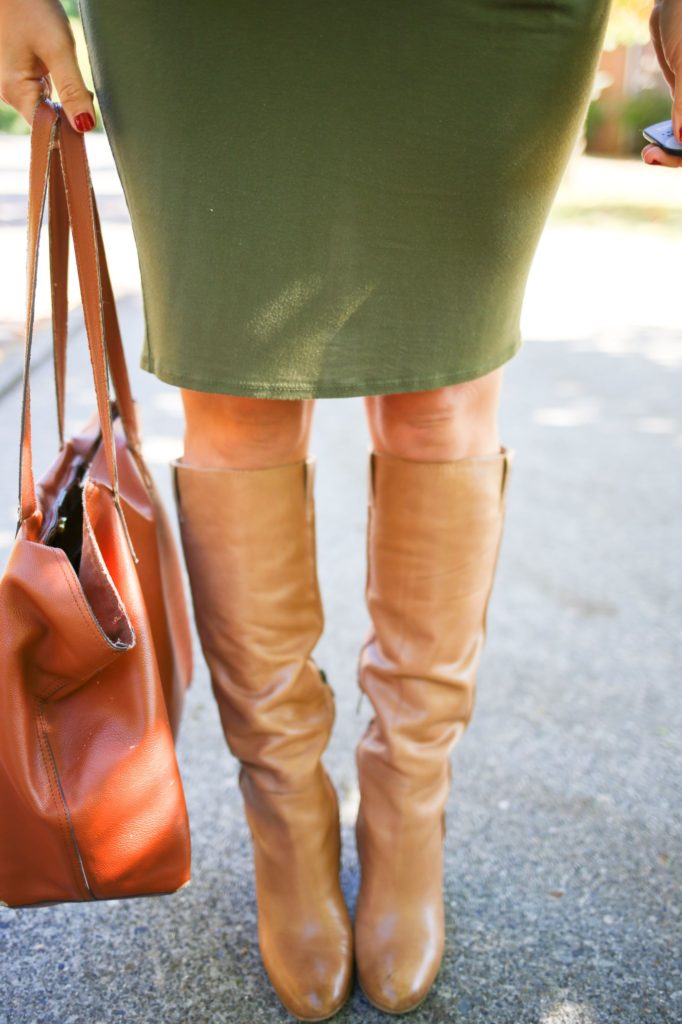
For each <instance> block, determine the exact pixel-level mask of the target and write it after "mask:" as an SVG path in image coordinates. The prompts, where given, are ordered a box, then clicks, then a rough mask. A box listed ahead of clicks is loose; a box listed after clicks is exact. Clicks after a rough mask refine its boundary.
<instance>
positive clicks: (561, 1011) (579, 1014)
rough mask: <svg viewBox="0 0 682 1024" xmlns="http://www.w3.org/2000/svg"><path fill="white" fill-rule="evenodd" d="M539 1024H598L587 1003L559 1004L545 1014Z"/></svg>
mask: <svg viewBox="0 0 682 1024" xmlns="http://www.w3.org/2000/svg"><path fill="white" fill-rule="evenodd" d="M539 1024H596V1017H595V1016H594V1013H593V1012H592V1009H591V1007H590V1006H588V1005H587V1003H569V1002H565V1003H559V1004H557V1005H556V1006H554V1007H553V1008H552V1009H551V1010H550V1011H549V1012H548V1013H544V1014H543V1015H542V1017H541V1018H540V1021H539Z"/></svg>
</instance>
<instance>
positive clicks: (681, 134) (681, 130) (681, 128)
mask: <svg viewBox="0 0 682 1024" xmlns="http://www.w3.org/2000/svg"><path fill="white" fill-rule="evenodd" d="M680 142H682V124H681V125H680Z"/></svg>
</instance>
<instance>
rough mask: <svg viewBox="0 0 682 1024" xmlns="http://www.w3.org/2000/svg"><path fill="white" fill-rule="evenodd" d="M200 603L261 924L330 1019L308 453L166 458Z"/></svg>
mask: <svg viewBox="0 0 682 1024" xmlns="http://www.w3.org/2000/svg"><path fill="white" fill-rule="evenodd" d="M171 467H172V473H173V479H174V483H175V499H176V508H177V512H178V518H179V523H180V532H181V537H182V546H183V549H184V554H185V561H186V564H187V569H188V574H189V580H190V587H191V591H192V599H193V605H194V614H195V618H196V623H197V630H198V633H199V637H200V641H201V645H202V650H203V652H204V656H205V658H206V661H207V663H208V666H209V669H210V673H211V682H212V688H213V692H214V694H215V697H216V699H217V702H218V707H219V710H220V716H221V720H222V725H223V730H224V733H225V737H226V740H227V743H228V745H229V748H230V750H231V751H232V753H233V754H234V755H235V756H236V757H237V758H239V761H240V762H241V768H240V788H241V792H242V795H243V798H244V803H245V810H246V816H247V820H248V824H249V827H250V831H251V835H252V839H253V851H254V864H255V877H256V896H257V904H258V938H259V944H260V950H261V955H262V958H263V963H264V965H265V968H266V970H267V972H268V975H269V977H270V980H271V982H272V984H273V986H274V988H275V991H276V992H277V994H278V996H279V998H280V999H281V1001H282V1002H283V1003H284V1005H285V1007H286V1008H287V1009H288V1010H289V1011H290V1012H291V1013H293V1014H294V1015H295V1016H297V1017H298V1018H299V1019H301V1020H325V1019H326V1018H327V1017H330V1016H331V1015H332V1014H334V1013H335V1012H336V1011H337V1010H338V1009H339V1008H340V1007H341V1006H342V1005H343V1003H344V1002H345V1001H346V999H347V997H348V995H349V993H350V987H351V984H352V926H351V923H350V919H349V915H348V911H347V909H346V904H345V902H344V899H343V894H342V892H341V886H340V882H339V866H340V865H339V862H340V853H341V841H340V827H339V810H338V803H337V797H336V793H335V791H334V788H333V786H332V783H331V781H330V780H329V777H328V776H327V774H326V772H325V770H324V768H323V767H322V765H321V762H320V756H321V754H322V752H323V750H324V749H325V747H326V745H327V742H328V739H329V735H330V732H331V728H332V724H333V721H334V714H335V711H334V696H333V693H332V690H331V688H330V687H329V685H327V683H326V678H325V676H324V673H323V671H322V670H321V669H320V668H318V666H317V664H316V662H315V660H314V658H313V657H312V655H311V652H312V650H313V648H314V646H315V644H316V642H317V640H318V638H319V636H320V634H321V632H322V629H323V624H324V619H323V610H322V602H321V597H320V590H319V586H318V578H317V567H316V543H315V510H314V498H313V478H314V468H315V459H314V457H312V456H309V457H308V458H307V459H304V460H301V461H299V462H293V463H289V464H287V465H281V466H275V467H268V468H264V469H232V468H208V469H205V468H201V467H195V466H192V465H189V464H187V463H185V462H184V461H183V460H182V459H177V460H175V461H173V462H172V463H171Z"/></svg>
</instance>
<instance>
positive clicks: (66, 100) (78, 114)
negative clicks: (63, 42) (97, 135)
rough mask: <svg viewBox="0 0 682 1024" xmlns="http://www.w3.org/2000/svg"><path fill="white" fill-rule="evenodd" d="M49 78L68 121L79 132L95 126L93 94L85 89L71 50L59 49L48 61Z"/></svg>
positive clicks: (74, 54) (73, 51)
mask: <svg viewBox="0 0 682 1024" xmlns="http://www.w3.org/2000/svg"><path fill="white" fill-rule="evenodd" d="M49 67H50V78H51V79H52V82H53V84H54V87H55V89H56V90H57V92H58V93H59V102H60V103H61V104H62V107H63V108H64V113H65V114H66V116H67V117H68V119H69V121H70V122H71V124H72V125H73V127H74V128H75V129H76V131H79V132H88V131H90V129H91V128H94V126H95V108H94V105H93V102H92V101H93V98H94V95H93V93H92V92H91V91H90V90H89V89H88V88H87V86H86V84H85V82H84V80H83V76H82V75H81V71H80V68H79V67H78V61H77V60H76V52H75V46H74V47H73V49H61V50H60V51H59V53H57V54H55V55H54V57H53V58H52V60H51V61H50V65H49Z"/></svg>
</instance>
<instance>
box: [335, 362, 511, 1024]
mask: <svg viewBox="0 0 682 1024" xmlns="http://www.w3.org/2000/svg"><path fill="white" fill-rule="evenodd" d="M500 386H501V369H500V370H496V371H495V372H494V373H491V374H488V375H486V376H485V377H481V378H479V379H478V380H472V381H468V382H467V383H466V384H457V385H455V386H451V387H445V388H439V389H437V390H434V391H431V392H428V391H426V392H419V393H416V394H399V395H397V394H396V395H386V396H373V397H372V398H370V399H368V400H367V403H366V404H367V411H368V418H369V427H370V433H371V436H372V442H373V450H372V451H371V452H370V478H369V487H370V490H369V515H368V536H367V559H368V564H367V584H366V597H367V604H368V609H369V611H370V615H371V619H372V627H371V629H370V631H369V634H368V636H367V638H366V640H365V643H364V645H363V648H362V652H361V656H360V660H359V666H358V668H359V684H360V686H361V688H362V690H363V691H364V692H365V693H366V694H367V696H368V697H369V699H370V701H371V703H372V705H373V708H374V712H375V714H374V717H373V718H372V720H371V722H370V723H369V725H368V727H367V730H366V732H365V734H364V736H363V737H362V739H361V740H360V743H359V744H358V749H357V765H358V779H359V784H360V797H361V799H360V808H359V812H358V821H357V829H356V834H357V842H358V853H359V858H360V866H361V884H360V891H359V893H358V902H357V910H356V918H355V950H356V963H357V968H358V977H359V980H360V983H361V985H362V987H363V989H364V991H365V993H366V995H367V996H368V998H369V999H370V1001H371V1002H373V1003H374V1004H375V1005H376V1006H378V1007H379V1008H380V1009H383V1010H386V1011H389V1012H393V1013H399V1012H403V1011H406V1010H410V1009H413V1008H414V1007H415V1006H416V1005H418V1004H419V1003H420V1002H421V1001H422V999H423V998H424V997H425V996H426V994H427V992H428V991H429V988H430V986H431V984H432V983H433V980H434V978H435V976H436V974H437V971H438V968H439V966H440V962H441V958H442V953H443V945H444V914H443V896H442V870H443V849H442V847H443V836H444V829H445V805H446V801H447V795H448V792H449V786H450V754H451V751H452V748H453V747H454V745H455V743H456V742H457V740H458V739H459V737H460V736H461V735H462V733H463V732H464V730H465V728H466V726H467V724H468V722H469V719H470V717H471V714H472V711H473V706H474V694H475V683H476V672H477V668H478V663H479V659H480V656H481V652H482V648H483V642H484V637H485V630H486V615H487V606H488V600H489V597H490V593H491V589H492V583H493V577H494V572H495V567H496V563H497V556H498V551H499V545H500V540H501V535H502V525H503V518H504V508H505V497H506V485H507V480H508V477H509V472H508V471H509V466H510V463H511V459H512V455H513V452H512V451H511V450H509V449H507V448H505V447H502V446H501V445H500V443H499V437H498V430H497V409H498V402H499V393H500Z"/></svg>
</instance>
